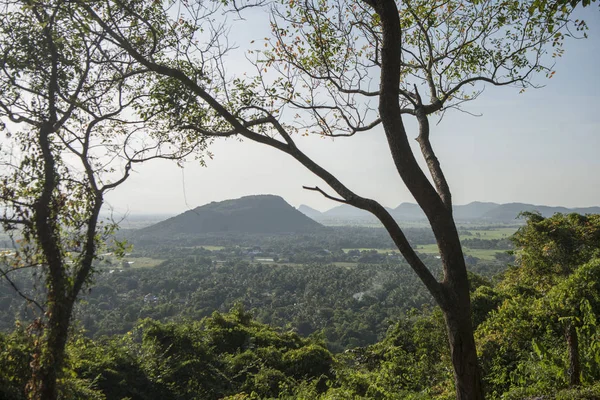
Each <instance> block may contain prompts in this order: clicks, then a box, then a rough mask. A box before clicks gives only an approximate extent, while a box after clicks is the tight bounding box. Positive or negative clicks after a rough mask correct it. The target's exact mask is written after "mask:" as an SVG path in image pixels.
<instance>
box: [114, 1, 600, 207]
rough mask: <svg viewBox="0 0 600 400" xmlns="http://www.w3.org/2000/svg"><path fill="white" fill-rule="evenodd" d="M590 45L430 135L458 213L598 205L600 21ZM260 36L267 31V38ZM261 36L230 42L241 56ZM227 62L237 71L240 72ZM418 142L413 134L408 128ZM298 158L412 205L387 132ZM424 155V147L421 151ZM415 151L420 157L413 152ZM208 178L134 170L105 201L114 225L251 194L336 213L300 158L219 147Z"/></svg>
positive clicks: (156, 168)
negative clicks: (120, 219) (491, 206)
mask: <svg viewBox="0 0 600 400" xmlns="http://www.w3.org/2000/svg"><path fill="white" fill-rule="evenodd" d="M578 16H580V17H583V18H584V19H585V20H586V22H587V23H588V26H589V28H590V29H589V31H588V36H589V38H588V39H585V40H570V41H568V42H567V43H566V44H565V49H566V51H565V55H564V56H563V57H562V58H560V59H558V61H557V63H556V66H555V70H556V74H555V75H554V77H553V78H552V79H550V80H545V79H538V80H537V81H538V82H539V83H543V84H544V85H545V87H543V88H540V89H528V90H527V91H526V92H525V93H521V94H519V89H517V88H513V87H490V86H488V87H486V89H485V91H484V93H483V94H482V95H481V96H480V97H479V98H478V99H477V100H475V101H474V102H471V103H469V104H468V105H467V106H466V109H467V110H468V111H469V112H471V113H473V114H481V116H478V117H475V116H472V115H469V114H466V113H461V112H459V111H449V112H448V113H447V114H446V116H445V117H444V119H443V120H442V121H441V123H440V124H439V125H437V126H436V125H433V124H432V130H431V132H432V133H431V140H432V143H433V146H434V149H435V150H436V152H437V155H438V158H439V160H440V162H441V165H442V168H443V170H444V171H445V174H446V177H447V179H448V181H449V184H450V188H451V191H452V195H453V202H454V204H457V205H458V204H467V203H469V202H472V201H491V202H497V203H509V202H524V203H533V204H543V205H555V206H556V205H560V206H566V207H586V206H598V205H600V77H599V76H598V73H599V71H600V67H599V66H600V11H599V9H598V7H596V6H594V5H592V6H591V7H588V8H586V9H583V10H580V12H579V15H578ZM257 29H258V28H257ZM255 34H256V36H260V35H261V32H258V31H257V32H252V35H249V34H248V32H244V33H243V35H240V34H237V35H236V34H235V32H233V33H232V35H233V36H235V38H236V42H237V44H238V45H239V46H240V47H241V46H244V45H245V41H250V40H251V37H256V36H255ZM227 62H230V63H235V60H229V61H227ZM408 128H409V131H410V135H411V137H415V136H416V131H415V126H414V125H410V124H409V125H408ZM297 140H298V145H299V147H300V148H301V149H302V150H303V151H305V152H306V153H307V154H308V155H309V156H311V157H313V159H315V161H317V162H319V163H321V165H322V166H324V167H325V168H327V169H328V170H329V171H330V172H332V173H334V174H335V175H336V176H338V177H339V178H340V180H341V181H342V182H343V183H344V184H346V185H347V186H348V187H349V188H350V189H352V190H353V191H355V192H356V193H357V194H359V195H362V196H365V197H370V198H373V199H375V200H378V201H380V202H381V203H382V204H383V205H385V206H389V207H396V206H398V205H399V204H400V203H403V202H414V199H413V198H412V196H411V195H410V193H409V192H408V190H407V189H406V188H405V186H404V184H403V183H402V181H401V179H400V178H399V176H398V174H397V172H396V170H395V167H394V166H393V163H392V160H391V156H390V154H389V150H388V149H387V144H386V142H385V137H384V134H383V132H382V130H381V129H374V130H372V131H370V132H366V133H361V134H357V135H355V136H353V137H351V138H338V139H335V140H334V139H331V138H321V137H308V138H304V137H303V138H297ZM415 144H416V143H415ZM415 150H416V147H415ZM210 151H211V152H212V153H213V154H214V158H213V159H212V160H207V163H206V164H207V165H206V167H201V166H200V165H199V164H198V163H197V162H194V161H188V162H186V163H185V166H184V168H180V167H178V166H176V165H175V164H174V163H172V162H168V161H160V160H158V161H154V162H149V163H147V164H144V165H140V166H136V168H135V170H134V173H133V174H132V176H131V178H130V179H129V180H128V181H127V182H126V183H125V184H124V185H122V186H120V187H118V188H117V189H116V190H115V191H113V192H111V193H109V195H108V196H107V206H108V208H111V209H112V210H114V211H115V212H116V213H130V214H177V213H181V212H184V211H186V210H188V209H191V208H195V207H197V206H200V205H203V204H206V203H209V202H212V201H221V200H226V199H232V198H238V197H241V196H246V195H253V194H274V195H279V196H282V197H283V198H284V199H285V200H286V201H287V202H288V203H290V204H292V205H293V206H296V207H298V206H299V205H301V204H306V205H309V206H311V207H313V208H316V209H318V210H321V211H324V210H327V209H329V208H332V207H334V206H337V205H338V203H335V202H333V201H331V200H327V199H325V198H324V197H322V196H321V195H320V194H318V193H316V192H311V191H307V190H304V189H302V186H303V185H306V186H315V185H317V186H320V187H322V188H323V189H325V188H326V185H325V184H324V183H323V182H322V181H321V180H320V179H319V178H317V177H315V176H313V175H312V174H311V173H310V172H309V171H308V170H306V169H305V168H304V167H302V166H301V165H300V164H299V163H298V162H297V161H295V160H293V159H292V158H291V157H289V156H287V155H285V154H283V153H279V152H278V151H276V150H273V149H270V148H267V147H265V146H262V145H260V144H255V143H252V142H250V141H243V142H240V141H237V140H232V139H227V140H219V141H217V142H216V143H215V144H214V145H213V146H212V147H211V149H210Z"/></svg>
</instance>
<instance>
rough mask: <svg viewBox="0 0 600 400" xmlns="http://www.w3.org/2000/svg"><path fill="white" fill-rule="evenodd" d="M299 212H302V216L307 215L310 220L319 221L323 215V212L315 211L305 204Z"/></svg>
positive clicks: (299, 208)
mask: <svg viewBox="0 0 600 400" xmlns="http://www.w3.org/2000/svg"><path fill="white" fill-rule="evenodd" d="M298 211H300V212H301V213H302V214H304V215H306V216H307V217H308V218H311V219H318V218H320V217H321V216H322V215H323V214H322V213H321V211H319V210H315V209H314V208H312V207H309V206H307V205H305V204H301V205H300V207H298Z"/></svg>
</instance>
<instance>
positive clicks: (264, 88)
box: [0, 0, 600, 400]
mask: <svg viewBox="0 0 600 400" xmlns="http://www.w3.org/2000/svg"><path fill="white" fill-rule="evenodd" d="M591 3H594V1H590V0H584V1H578V0H574V1H565V0H552V1H548V0H531V1H516V0H502V1H496V0H482V1H479V0H477V1H470V0H464V1H463V0H445V1H434V0H407V1H399V0H305V1H303V2H298V1H295V0H292V1H281V2H277V1H273V2H270V1H263V0H241V1H238V0H231V1H230V0H223V1H212V0H206V1H193V2H189V1H178V0H172V1H171V0H170V1H153V2H148V1H143V0H99V1H85V0H69V1H65V0H0V132H1V133H2V141H1V142H0V166H1V169H0V223H1V225H2V226H1V227H2V241H3V245H2V249H1V253H0V277H1V286H0V290H1V292H0V296H1V297H0V304H1V305H2V309H1V310H0V313H1V314H0V324H1V327H2V333H0V343H1V347H0V398H2V399H8V400H13V399H15V400H17V399H19V400H20V399H29V400H57V399H154V398H161V399H162V398H176V399H224V398H229V399H246V398H250V399H252V398H300V399H302V398H304V399H319V398H322V399H353V398H367V399H405V398H408V399H410V398H413V399H456V400H482V399H485V398H488V399H527V398H528V399H540V398H548V399H573V398H581V399H595V398H598V397H600V387H599V384H598V378H599V376H598V375H599V374H600V370H599V368H600V365H599V364H600V353H599V352H600V349H599V347H600V340H599V336H598V335H599V333H598V329H597V325H598V324H597V318H596V316H597V315H598V310H599V302H598V300H599V298H598V296H599V293H600V290H598V289H599V288H598V286H597V285H598V282H599V279H598V278H599V277H598V274H599V273H600V269H599V268H600V259H599V250H598V247H599V243H600V238H599V232H600V221H599V219H598V215H597V214H596V215H594V214H588V215H585V213H584V214H578V213H564V214H561V213H558V214H554V215H552V216H550V215H547V214H546V215H544V214H542V213H536V212H535V211H534V212H532V210H531V209H520V210H519V209H518V208H519V207H520V205H522V204H524V203H511V204H510V205H509V207H508V208H506V207H501V208H499V209H498V208H494V210H491V209H489V210H488V212H485V211H484V209H485V208H488V207H490V206H494V204H495V203H476V204H475V205H476V206H477V208H479V211H478V212H477V213H474V214H473V215H475V214H477V215H479V217H485V218H489V216H490V213H491V214H492V215H494V214H497V213H499V214H501V216H500V217H501V218H500V217H499V216H496V217H495V218H494V219H491V221H496V222H499V221H505V220H506V219H505V217H506V214H507V213H508V214H510V215H509V221H511V222H512V221H513V218H514V217H513V215H515V214H516V213H517V212H519V211H525V212H524V213H522V218H523V220H522V221H521V222H520V223H518V226H510V227H508V228H510V229H511V230H512V232H511V233H513V232H514V234H513V235H512V236H510V237H509V235H508V234H507V233H506V231H504V232H503V233H502V234H500V235H496V236H495V237H483V236H486V235H482V234H481V232H484V233H485V232H486V230H485V229H486V227H476V228H480V229H476V230H473V231H470V230H469V227H463V226H461V225H460V224H458V223H457V222H458V221H459V219H458V218H457V215H458V214H462V213H463V212H465V213H466V214H470V213H471V212H470V211H469V212H466V209H465V208H457V207H456V206H455V204H454V202H455V199H454V198H453V193H452V190H451V186H452V185H451V183H454V186H458V185H457V184H456V182H457V181H456V180H455V179H456V178H455V176H456V175H455V172H453V173H450V175H449V176H448V177H447V176H446V173H447V171H446V164H445V159H443V158H442V157H441V155H442V154H447V153H443V152H438V151H439V150H440V149H439V146H440V145H442V144H443V143H446V146H448V147H452V146H451V145H452V142H448V141H446V142H444V141H440V140H438V138H441V137H440V136H441V135H438V134H440V133H442V132H443V130H442V129H441V128H440V125H441V124H444V123H446V121H447V119H445V118H444V116H445V115H446V114H452V113H454V112H456V111H464V112H465V113H466V114H467V115H466V116H465V117H468V114H471V111H469V109H467V108H466V105H468V104H470V103H471V102H474V101H477V100H478V99H479V98H480V97H482V96H484V94H486V93H484V92H486V88H492V87H496V88H497V89H498V90H500V88H502V87H506V88H512V89H513V90H514V89H516V91H518V92H520V93H522V92H523V91H525V90H530V89H541V87H542V86H544V85H543V84H540V80H543V82H545V80H548V79H551V78H552V77H553V76H554V75H555V73H556V71H555V67H556V66H557V62H556V60H557V59H558V58H560V57H562V56H563V54H565V51H566V49H567V47H566V46H565V43H567V42H571V41H573V40H577V39H581V40H582V41H585V40H583V39H586V37H587V33H586V32H587V30H588V26H587V24H586V22H585V20H582V19H581V18H580V17H579V14H578V10H580V9H582V8H583V7H590V6H591ZM588 9H589V8H588ZM260 21H262V22H260ZM259 24H262V25H261V26H262V27H263V28H267V30H266V31H264V32H263V30H262V28H261V29H259V28H258V25H259ZM240 33H244V34H245V33H248V35H245V36H246V37H245V39H248V38H250V39H251V41H250V43H248V44H245V45H243V46H238V44H237V43H235V41H234V40H233V39H234V36H235V35H239V34H240ZM263 33H264V34H263ZM253 35H256V36H257V37H250V36H253ZM494 93H500V92H499V91H498V92H494ZM516 111H519V110H515V112H516ZM468 121H469V119H464V120H463V119H461V120H460V122H459V123H458V124H457V123H456V122H450V125H451V128H452V129H451V130H453V131H455V132H457V133H456V135H457V136H454V137H455V138H457V137H458V135H459V133H460V131H461V129H459V128H460V126H464V125H466V124H468ZM452 124H454V126H452ZM533 133H534V132H529V133H528V134H533ZM524 134H527V133H524ZM364 137H369V138H371V139H372V140H377V141H379V142H380V143H381V144H383V145H384V146H383V147H382V149H383V153H382V154H371V159H370V160H368V161H360V162H355V161H354V157H352V158H351V160H349V161H351V162H353V163H355V164H357V165H359V166H363V165H364V166H365V167H367V166H371V165H372V164H373V165H375V164H378V161H382V160H383V159H384V158H385V160H386V163H387V164H378V165H377V166H378V167H381V166H383V165H385V169H386V171H381V170H377V172H374V171H375V170H370V171H371V172H370V174H369V175H364V174H363V175H361V174H358V173H357V175H360V176H361V177H362V178H361V179H364V180H367V181H372V182H371V183H375V184H377V183H379V182H378V178H379V177H383V176H386V177H389V176H390V173H391V175H392V176H393V179H394V180H392V181H390V182H393V183H392V184H390V185H394V186H393V187H391V186H385V185H380V186H381V187H380V188H379V193H380V194H381V193H382V191H383V192H386V193H385V194H386V195H388V194H389V193H392V194H393V193H396V194H397V193H400V192H397V191H395V190H394V189H398V188H402V190H405V193H406V196H408V197H409V198H410V199H411V203H405V202H404V203H401V204H400V206H398V209H391V208H388V207H385V206H384V205H383V202H382V200H381V199H380V198H379V196H375V195H374V194H372V192H370V191H369V190H365V189H364V187H363V186H360V185H357V184H356V182H355V181H354V180H353V179H350V178H349V177H348V176H347V175H345V174H344V173H343V171H340V170H341V169H343V167H341V168H340V167H339V166H338V165H336V164H337V163H336V160H338V158H337V156H338V155H337V153H336V154H335V157H334V154H333V153H334V152H331V154H330V156H331V157H324V156H323V155H322V154H321V155H319V151H316V149H315V146H311V145H308V143H309V140H311V138H314V139H331V140H333V139H334V138H344V139H343V140H348V141H358V140H359V138H364ZM413 139H414V140H413ZM232 142H235V143H242V144H243V145H244V146H246V147H245V148H247V149H248V150H247V151H252V150H251V149H257V147H256V146H258V147H259V148H261V149H263V148H264V149H269V150H270V151H272V152H275V153H270V154H277V156H278V157H284V158H285V159H286V160H288V161H289V162H293V163H294V165H296V166H297V167H301V168H302V169H303V171H304V172H306V173H307V174H308V175H309V176H310V177H311V178H310V179H311V182H312V183H308V184H304V183H300V182H298V183H297V185H298V190H300V191H302V192H303V193H308V194H311V195H314V196H319V198H321V199H322V200H323V201H325V200H327V201H330V202H334V203H336V204H340V205H341V206H343V208H345V209H346V210H353V211H354V210H355V209H356V210H360V213H361V214H362V215H369V217H368V219H369V226H370V227H371V228H367V227H353V228H348V227H325V226H323V225H320V224H319V223H318V222H317V221H313V220H311V219H309V218H308V217H307V216H306V215H303V214H302V213H300V212H299V211H298V210H296V209H294V208H293V207H291V206H290V205H289V204H287V203H286V202H285V201H284V200H283V198H281V197H279V196H271V195H254V196H246V197H243V198H241V199H238V200H237V201H235V200H234V201H222V202H220V203H210V204H208V205H206V206H201V207H198V208H196V209H193V210H192V209H191V207H188V208H190V210H188V211H187V212H186V213H184V214H182V215H180V216H177V217H173V218H169V219H167V220H165V221H161V222H158V223H156V224H154V225H152V226H150V227H146V228H142V229H139V230H135V231H131V232H119V222H120V221H119V219H118V218H115V215H114V214H113V213H112V212H111V210H110V202H109V201H108V200H109V199H110V198H112V197H111V196H112V194H114V193H115V192H117V191H120V190H123V188H124V187H127V185H128V184H129V183H131V181H132V180H135V179H132V175H136V174H138V171H140V170H141V168H142V166H145V165H150V164H151V163H157V162H159V161H158V160H160V162H163V163H172V165H174V166H178V167H183V166H184V165H186V163H191V162H193V163H194V164H195V165H199V166H207V168H210V160H212V159H213V158H214V154H213V148H214V147H217V143H219V144H225V143H232ZM253 146H254V147H253ZM496 147H497V149H496V150H500V149H499V148H500V147H501V146H500V145H498V146H496ZM590 147H593V146H590ZM504 154H506V153H504ZM273 159H275V158H273ZM479 162H483V161H482V160H480V161H479ZM162 165H166V164H162ZM231 165H232V166H233V167H235V168H237V170H238V171H242V170H243V169H245V168H246V166H245V165H243V163H238V162H236V161H235V159H232V161H231ZM346 165H348V164H346ZM443 166H444V167H443ZM477 167H478V165H476V164H473V165H463V166H462V168H463V171H464V172H466V170H465V168H475V169H476V168H477ZM268 169H269V170H270V171H269V172H274V171H275V170H281V171H278V172H285V171H284V170H285V168H281V167H280V166H279V165H277V163H276V162H273V163H272V164H270V165H269V167H268ZM448 170H449V171H453V170H452V168H449V169H448ZM262 172H267V171H261V173H260V174H258V175H259V177H265V178H264V179H267V180H268V179H269V174H268V173H265V174H263V173H262ZM515 174H517V172H515ZM356 178H357V177H356ZM513 178H514V179H516V178H517V177H516V176H515V177H513ZM312 179H314V180H312ZM386 179H387V178H386ZM492 179H493V178H492ZM485 180H488V177H486V179H485ZM565 180H566V179H565ZM315 182H317V183H315ZM386 182H387V181H386ZM460 182H461V184H464V185H477V184H478V182H462V181H460ZM562 183H565V182H561V184H562ZM570 183H571V182H570ZM197 184H198V185H199V186H202V183H201V182H198V183H197ZM223 185H226V183H225V182H224V183H223ZM573 185H575V183H573ZM574 187H575V186H570V188H574ZM155 189H156V191H160V190H161V188H155ZM459 189H460V187H459ZM507 189H508V188H507ZM564 190H565V191H567V190H568V189H567V186H565V188H564ZM207 192H210V188H207ZM387 192H389V193H387ZM369 193H371V194H369ZM371 196H372V197H371ZM149 197H150V196H148V200H149ZM184 197H185V193H184ZM412 200H414V203H412ZM262 203H264V204H266V203H268V204H269V205H268V207H262V208H261V207H257V206H256V205H257V204H262ZM399 203H400V202H399V201H397V202H396V204H399ZM240 204H242V205H241V206H239V205H240ZM403 204H404V206H403ZM405 208H408V209H410V210H411V213H412V215H418V219H419V220H421V221H422V222H420V224H422V225H421V227H422V226H425V228H423V229H421V228H418V227H415V225H412V224H409V223H408V221H405V220H402V219H401V218H398V216H399V215H402V213H400V214H399V212H400V211H402V212H404V211H406V210H404V209H405ZM515 208H516V209H515ZM550 209H551V208H546V209H545V210H546V212H547V211H548V210H550ZM584 209H585V210H588V209H591V208H584ZM403 210H404V211H403ZM419 210H420V211H419ZM458 210H461V211H460V212H459V211H458ZM413 212H414V213H413ZM455 212H456V213H457V215H455ZM371 216H372V217H371ZM463 217H464V215H461V218H463ZM467 218H470V217H468V216H467ZM290 221H295V222H292V223H293V225H290ZM294 226H295V227H296V228H294ZM198 228H202V229H198ZM258 228H261V229H258ZM487 228H489V227H487ZM502 228H506V227H502ZM513 228H514V229H513ZM253 229H254V230H253ZM515 231H516V232H515ZM467 232H468V234H467ZM132 245H133V247H132ZM507 251H509V253H506V252H507Z"/></svg>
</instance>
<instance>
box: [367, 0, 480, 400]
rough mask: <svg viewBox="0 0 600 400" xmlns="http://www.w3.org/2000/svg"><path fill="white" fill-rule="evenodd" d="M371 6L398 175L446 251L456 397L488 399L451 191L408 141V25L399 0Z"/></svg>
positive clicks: (443, 299) (442, 302)
mask: <svg viewBox="0 0 600 400" xmlns="http://www.w3.org/2000/svg"><path fill="white" fill-rule="evenodd" d="M370 4H371V5H372V6H373V8H374V9H375V11H376V12H377V13H378V14H379V16H380V18H381V27H382V37H383V41H382V48H381V66H382V67H381V83H380V99H379V114H380V117H381V121H382V125H383V129H384V131H385V135H386V138H387V141H388V145H389V148H390V152H391V154H392V158H393V161H394V164H395V166H396V169H397V171H398V174H399V175H400V177H401V178H402V181H403V182H404V183H405V185H406V186H407V188H408V189H409V191H410V192H411V194H412V195H413V197H414V198H415V200H416V201H417V203H418V204H419V206H420V207H421V208H422V209H423V211H424V212H425V215H426V216H427V219H428V220H429V223H430V225H431V228H432V230H433V233H434V235H435V238H436V241H437V244H438V247H439V250H440V256H441V260H442V265H443V269H444V279H443V281H442V282H441V285H442V295H441V296H439V297H438V298H436V300H437V302H438V305H439V306H440V307H441V309H442V311H443V313H444V319H445V321H446V328H447V331H448V340H449V345H450V353H451V356H452V364H453V368H454V379H455V385H456V396H457V399H458V400H481V399H483V398H484V395H483V389H482V385H481V377H480V370H479V366H478V363H477V351H476V347H475V339H474V337H473V327H472V323H471V302H470V293H469V281H468V276H467V268H466V265H465V260H464V255H463V252H462V247H461V243H460V238H459V236H458V231H457V229H456V225H455V223H454V219H453V217H452V207H451V200H450V193H449V190H441V193H438V191H436V189H435V188H434V187H433V185H432V184H431V183H430V181H429V179H427V176H426V175H425V173H424V172H423V170H422V169H421V167H420V166H419V164H418V163H417V161H416V159H415V156H414V154H413V152H412V149H411V147H410V144H409V143H408V135H407V132H406V129H405V127H404V123H403V121H402V114H401V111H400V104H399V96H400V92H399V87H400V76H401V65H402V63H401V56H402V55H401V43H402V27H401V25H400V19H399V17H398V7H397V4H396V2H395V1H394V0H375V1H373V2H372V3H370ZM421 133H422V132H421ZM427 133H428V132H427ZM422 139H423V137H422ZM425 153H426V154H430V153H428V152H425ZM431 154H432V151H431ZM428 161H432V160H428ZM436 162H437V159H436ZM430 173H431V174H432V178H433V180H434V182H436V183H439V184H438V187H439V188H440V189H444V186H445V178H444V177H443V174H442V173H441V168H440V166H439V163H438V164H436V165H433V168H430ZM409 262H410V261H409ZM411 265H412V263H411Z"/></svg>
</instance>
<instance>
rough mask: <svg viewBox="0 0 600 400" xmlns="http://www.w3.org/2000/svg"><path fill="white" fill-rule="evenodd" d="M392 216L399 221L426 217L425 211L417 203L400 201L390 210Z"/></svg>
mask: <svg viewBox="0 0 600 400" xmlns="http://www.w3.org/2000/svg"><path fill="white" fill-rule="evenodd" d="M391 214H392V217H394V218H395V219H397V220H400V221H414V220H420V219H426V217H425V213H424V212H423V210H421V207H419V205H418V204H415V203H401V204H400V205H399V206H398V207H396V208H394V209H393V210H392V211H391Z"/></svg>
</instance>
